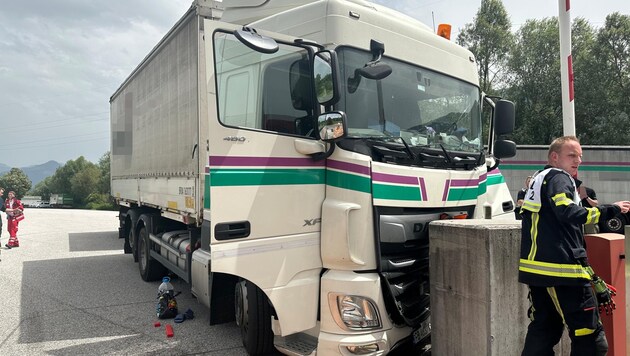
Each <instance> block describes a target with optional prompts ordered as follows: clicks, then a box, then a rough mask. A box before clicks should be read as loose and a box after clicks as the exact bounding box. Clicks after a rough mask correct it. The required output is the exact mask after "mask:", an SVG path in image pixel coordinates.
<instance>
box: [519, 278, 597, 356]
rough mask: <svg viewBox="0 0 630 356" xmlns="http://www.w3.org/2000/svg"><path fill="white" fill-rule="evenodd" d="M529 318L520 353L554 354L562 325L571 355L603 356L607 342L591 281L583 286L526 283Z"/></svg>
mask: <svg viewBox="0 0 630 356" xmlns="http://www.w3.org/2000/svg"><path fill="white" fill-rule="evenodd" d="M529 301H530V308H529V311H528V315H529V318H530V320H531V322H530V324H529V326H528V328H527V337H526V338H525V346H524V348H523V353H522V355H523V356H530V355H531V356H534V355H535V356H546V355H554V352H553V347H554V346H555V345H556V344H557V343H558V342H559V341H560V339H561V338H562V332H563V331H564V325H566V326H567V328H568V330H569V337H570V338H571V356H579V355H589V356H605V355H606V353H607V352H608V342H607V341H606V335H605V334H604V328H603V326H602V323H601V321H600V319H599V311H598V310H597V300H596V298H595V295H594V293H593V289H592V287H591V284H590V283H586V284H584V285H583V286H556V287H536V286H529Z"/></svg>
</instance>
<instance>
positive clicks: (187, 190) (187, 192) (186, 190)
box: [179, 187, 195, 196]
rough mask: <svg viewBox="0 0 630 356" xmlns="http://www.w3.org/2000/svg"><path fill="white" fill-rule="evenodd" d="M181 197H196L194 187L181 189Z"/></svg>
mask: <svg viewBox="0 0 630 356" xmlns="http://www.w3.org/2000/svg"><path fill="white" fill-rule="evenodd" d="M179 195H192V196H194V195H195V191H194V190H193V188H192V187H179Z"/></svg>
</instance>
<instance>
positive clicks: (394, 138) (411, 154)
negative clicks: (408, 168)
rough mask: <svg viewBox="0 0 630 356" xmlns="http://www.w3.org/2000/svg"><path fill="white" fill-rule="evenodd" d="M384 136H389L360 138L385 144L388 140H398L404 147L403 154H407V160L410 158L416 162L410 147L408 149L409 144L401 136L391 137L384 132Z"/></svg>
mask: <svg viewBox="0 0 630 356" xmlns="http://www.w3.org/2000/svg"><path fill="white" fill-rule="evenodd" d="M385 134H386V135H389V136H366V137H361V138H365V139H372V140H378V141H385V142H386V141H389V140H396V139H398V140H400V141H401V142H402V144H403V146H405V152H407V154H408V155H409V158H411V159H412V160H414V161H415V160H416V155H415V154H414V153H413V151H411V147H409V144H408V143H407V141H405V139H404V138H402V137H401V136H393V135H391V134H390V133H389V132H387V131H385Z"/></svg>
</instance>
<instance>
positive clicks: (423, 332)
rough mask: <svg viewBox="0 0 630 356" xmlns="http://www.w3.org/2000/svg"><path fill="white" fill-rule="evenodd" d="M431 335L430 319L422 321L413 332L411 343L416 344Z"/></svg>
mask: <svg viewBox="0 0 630 356" xmlns="http://www.w3.org/2000/svg"><path fill="white" fill-rule="evenodd" d="M430 333H431V318H427V320H425V321H423V322H422V324H420V326H419V327H418V328H417V329H415V330H414V331H413V334H412V335H413V343H414V345H415V344H418V343H419V342H420V341H422V340H423V339H424V338H425V337H427V336H429V334H430Z"/></svg>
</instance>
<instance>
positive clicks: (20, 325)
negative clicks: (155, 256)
mask: <svg viewBox="0 0 630 356" xmlns="http://www.w3.org/2000/svg"><path fill="white" fill-rule="evenodd" d="M3 215H4V214H3ZM25 216H26V219H24V220H23V221H22V222H21V223H20V230H19V232H18V237H19V239H20V247H19V248H13V249H10V250H8V249H6V248H5V247H4V244H5V243H6V242H7V240H8V233H7V230H6V228H7V227H6V219H5V217H4V216H3V217H2V219H3V223H4V224H3V230H4V231H3V232H2V246H3V247H2V250H1V255H0V257H1V259H2V261H1V262H0V291H2V294H1V295H2V299H1V301H0V303H1V306H2V308H1V309H0V355H103V354H113V355H144V354H150V355H217V356H218V355H246V353H245V350H244V349H243V348H242V346H241V340H240V333H239V330H238V328H237V326H236V325H235V324H234V323H230V324H224V325H218V326H210V325H208V309H207V308H205V307H204V306H202V305H201V304H199V303H198V302H197V300H196V299H195V298H194V297H192V295H191V293H190V289H189V287H188V285H187V284H186V283H184V282H183V281H181V280H174V281H173V285H174V287H175V290H176V291H179V290H181V291H182V294H180V295H179V296H178V297H177V301H178V304H179V308H180V311H185V310H186V309H187V308H191V309H192V310H193V311H194V313H195V318H194V319H193V320H186V321H184V322H183V323H180V324H175V323H174V322H173V321H172V320H168V321H164V320H162V321H161V323H162V326H161V327H154V325H153V324H154V322H156V321H157V318H156V316H155V303H156V295H157V288H158V285H159V282H152V283H147V282H144V281H143V280H142V279H141V278H140V275H139V273H138V266H137V264H136V263H134V262H133V259H132V258H131V256H130V255H125V254H124V253H123V250H122V246H123V240H122V239H118V231H117V229H118V225H117V223H118V218H117V212H112V211H89V210H59V209H27V210H26V211H25ZM166 324H170V325H172V326H173V329H174V334H175V335H174V337H172V338H167V337H166V333H165V325H166Z"/></svg>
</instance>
